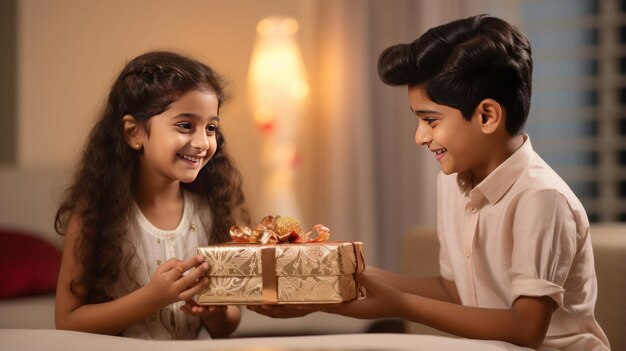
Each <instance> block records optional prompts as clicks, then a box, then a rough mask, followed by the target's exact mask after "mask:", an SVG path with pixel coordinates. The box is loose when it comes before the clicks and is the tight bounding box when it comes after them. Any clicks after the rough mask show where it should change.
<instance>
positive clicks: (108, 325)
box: [56, 288, 163, 335]
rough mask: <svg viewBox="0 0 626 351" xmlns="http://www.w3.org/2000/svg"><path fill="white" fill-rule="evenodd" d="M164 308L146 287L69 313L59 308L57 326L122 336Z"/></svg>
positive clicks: (83, 306)
mask: <svg viewBox="0 0 626 351" xmlns="http://www.w3.org/2000/svg"><path fill="white" fill-rule="evenodd" d="M162 307H163V306H161V302H159V301H156V300H154V298H151V297H150V296H149V294H148V293H146V289H145V288H140V289H138V290H135V291H134V292H132V293H130V294H128V295H126V296H123V297H120V298H118V299H116V300H113V301H109V302H104V303H98V304H87V305H82V306H79V307H78V308H76V309H74V310H72V311H69V312H68V313H65V314H63V313H61V312H60V311H58V309H57V311H56V327H57V329H65V330H74V331H82V332H88V333H97V334H107V335H118V334H120V333H121V332H123V331H124V330H125V329H127V328H128V327H130V326H131V325H133V324H135V323H138V322H139V321H141V320H142V319H144V318H146V317H148V316H149V315H150V314H152V313H153V312H154V311H156V310H158V309H160V308H162Z"/></svg>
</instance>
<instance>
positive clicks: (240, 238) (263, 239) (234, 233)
mask: <svg viewBox="0 0 626 351" xmlns="http://www.w3.org/2000/svg"><path fill="white" fill-rule="evenodd" d="M230 237H231V238H232V239H233V241H234V242H238V243H261V244H276V243H313V242H320V241H326V240H328V238H329V237H330V229H328V228H327V227H325V226H323V225H321V224H316V225H314V226H313V228H312V229H311V230H310V231H309V232H307V233H305V234H303V233H302V228H301V227H300V222H298V220H297V219H295V218H293V217H289V216H284V217H281V216H276V217H274V216H265V217H263V219H262V220H261V222H260V223H259V224H257V225H256V227H254V229H250V228H249V227H247V226H242V225H234V226H232V227H230Z"/></svg>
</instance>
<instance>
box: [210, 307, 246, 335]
mask: <svg viewBox="0 0 626 351" xmlns="http://www.w3.org/2000/svg"><path fill="white" fill-rule="evenodd" d="M240 321H241V310H240V309H239V307H237V306H227V308H226V309H225V310H221V311H220V312H218V313H217V314H213V315H212V316H202V323H203V324H204V327H205V328H206V330H207V331H208V332H209V334H211V337H212V338H214V339H220V338H227V337H229V336H230V335H231V334H232V333H233V332H234V331H235V329H237V327H238V326H239V322H240Z"/></svg>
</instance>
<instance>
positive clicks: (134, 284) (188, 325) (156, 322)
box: [115, 191, 211, 340]
mask: <svg viewBox="0 0 626 351" xmlns="http://www.w3.org/2000/svg"><path fill="white" fill-rule="evenodd" d="M183 198H184V210H183V216H182V218H181V220H180V223H179V224H178V226H177V228H176V229H174V230H161V229H158V228H156V227H155V226H153V225H152V224H151V223H150V222H149V221H148V219H147V218H146V217H145V216H144V215H143V213H141V211H140V209H139V207H138V206H137V205H136V204H135V206H134V216H133V217H132V222H131V223H130V226H129V239H130V241H131V243H130V244H129V245H128V247H127V249H128V250H133V251H134V252H135V254H136V257H135V259H134V261H133V265H132V267H131V269H130V270H129V272H130V276H129V275H128V274H124V276H123V277H120V284H119V286H118V288H117V289H116V292H115V296H124V295H127V294H128V293H130V292H132V291H134V290H136V289H137V288H139V286H145V285H146V284H148V282H149V281H150V278H151V277H152V275H153V274H154V272H155V271H156V269H157V268H158V266H159V265H160V264H161V263H163V262H165V261H167V260H169V259H170V258H177V259H180V260H183V259H187V258H189V257H191V256H193V255H195V254H196V249H197V247H198V246H205V245H207V243H208V240H207V238H208V236H207V233H206V232H205V230H204V225H203V223H204V222H208V223H210V218H211V217H210V211H209V210H208V207H207V206H200V202H199V201H200V199H199V198H198V197H197V196H196V195H194V194H192V193H189V192H186V191H183ZM123 271H124V270H123ZM124 272H125V271H124ZM182 305H184V302H182V301H181V302H177V303H174V304H171V305H169V306H166V307H165V308H163V309H161V310H160V311H157V312H155V313H153V314H152V315H150V316H149V317H147V318H145V319H144V320H142V321H140V322H139V323H137V324H135V325H133V326H131V327H130V328H128V329H127V330H126V331H124V333H123V335H124V336H128V337H134V338H141V339H160V340H167V339H195V338H196V337H197V335H198V332H199V330H200V326H201V321H200V318H199V317H196V316H191V315H188V314H185V313H184V312H183V311H181V310H180V307H181V306H182Z"/></svg>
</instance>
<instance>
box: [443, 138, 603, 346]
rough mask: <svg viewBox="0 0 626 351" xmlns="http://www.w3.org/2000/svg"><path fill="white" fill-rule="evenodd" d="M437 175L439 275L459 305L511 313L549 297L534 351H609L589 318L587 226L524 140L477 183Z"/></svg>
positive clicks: (592, 279) (593, 286)
mask: <svg viewBox="0 0 626 351" xmlns="http://www.w3.org/2000/svg"><path fill="white" fill-rule="evenodd" d="M471 186H472V184H470V182H468V181H467V180H465V179H463V175H460V174H454V175H449V176H446V175H444V174H443V173H441V174H440V175H439V178H438V182H437V198H438V207H437V229H438V236H439V242H440V255H439V256H440V259H439V264H440V270H441V275H442V277H444V278H445V279H448V280H451V281H454V283H455V285H456V288H457V290H458V292H459V295H460V297H461V301H462V303H463V305H467V306H475V307H483V308H502V309H509V308H511V307H512V305H513V302H514V301H515V300H516V299H517V298H518V297H520V296H549V297H550V298H552V299H553V300H554V301H555V302H556V303H557V304H558V307H559V308H558V309H557V310H555V312H554V313H553V314H552V319H551V322H550V327H549V329H548V332H547V335H546V338H545V340H544V343H543V345H542V347H541V348H540V349H539V350H585V351H588V350H608V345H609V342H608V339H607V338H606V335H605V334H604V332H603V331H602V329H601V328H600V326H599V325H598V323H597V322H596V320H595V317H594V306H595V302H596V296H597V283H596V274H595V268H594V263H593V251H592V247H591V238H590V236H589V235H590V234H589V221H588V219H587V214H586V212H585V209H584V208H583V206H582V204H581V203H580V201H579V200H578V199H577V197H576V196H575V195H574V193H573V192H572V191H571V190H570V188H569V187H568V186H567V184H566V183H565V182H564V181H563V180H562V179H561V178H560V177H559V176H558V175H557V174H556V172H554V171H553V170H552V169H551V168H550V166H548V164H546V163H545V162H544V161H543V160H542V159H541V157H539V155H537V153H535V152H534V151H533V148H532V145H531V143H530V139H529V138H528V136H527V135H525V136H524V143H523V145H522V146H521V147H520V148H519V149H518V150H517V151H515V153H513V155H511V156H510V157H509V158H508V159H507V160H505V161H504V162H503V163H502V164H501V165H500V166H498V167H497V168H496V169H495V170H494V171H493V172H491V174H489V175H488V176H487V177H486V178H485V179H484V180H483V181H482V182H480V183H479V184H478V185H476V186H475V187H474V188H471Z"/></svg>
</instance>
